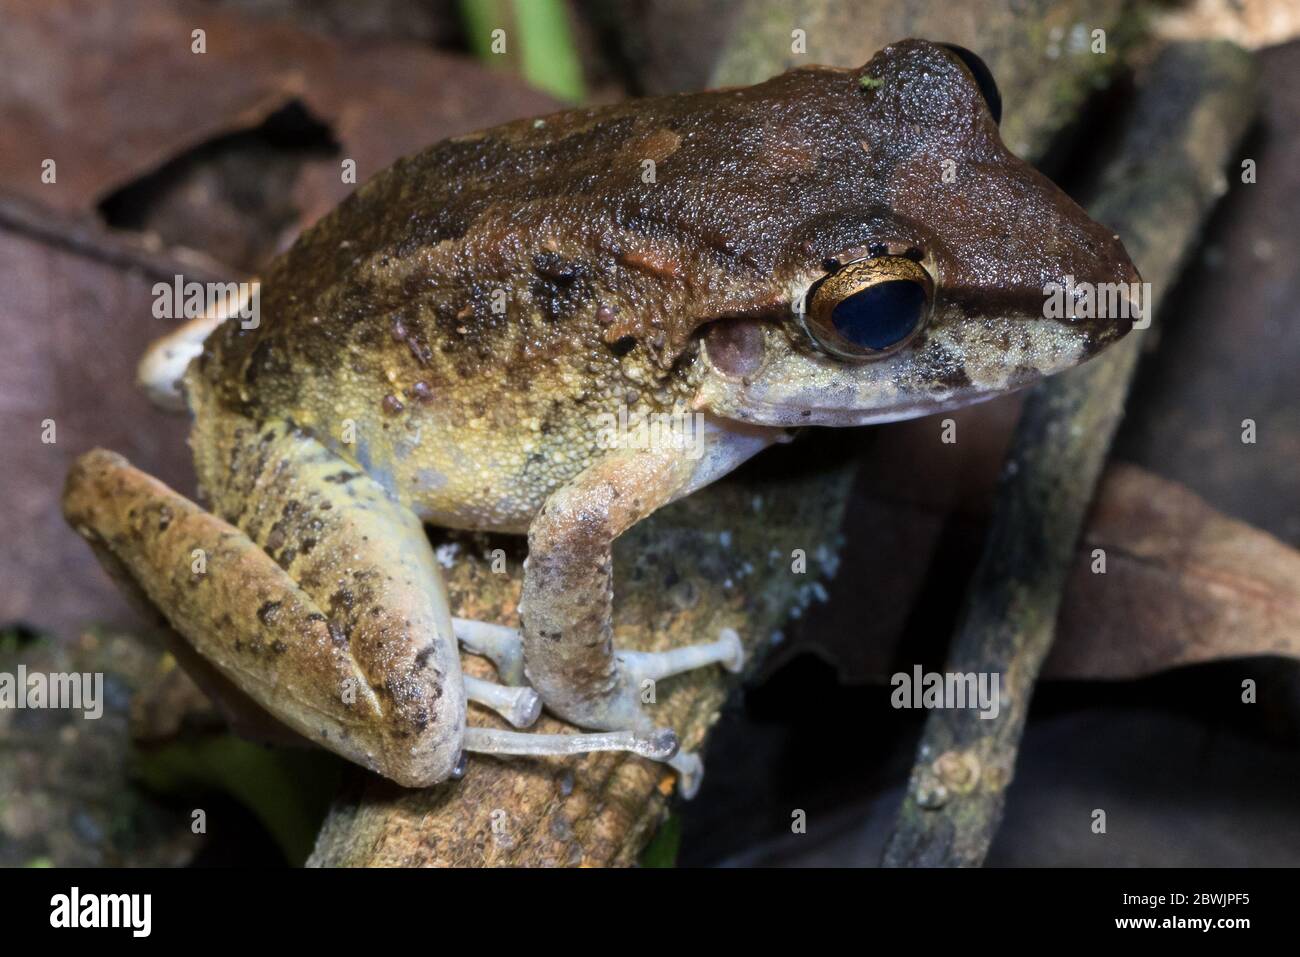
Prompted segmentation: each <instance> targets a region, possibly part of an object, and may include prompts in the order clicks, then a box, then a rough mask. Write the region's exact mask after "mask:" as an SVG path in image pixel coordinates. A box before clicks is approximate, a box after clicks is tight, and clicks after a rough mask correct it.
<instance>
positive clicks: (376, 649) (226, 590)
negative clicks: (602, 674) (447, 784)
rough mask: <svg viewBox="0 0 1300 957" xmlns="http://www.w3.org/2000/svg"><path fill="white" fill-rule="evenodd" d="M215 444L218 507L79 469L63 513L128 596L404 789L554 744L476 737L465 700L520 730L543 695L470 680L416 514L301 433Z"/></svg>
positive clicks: (272, 431)
mask: <svg viewBox="0 0 1300 957" xmlns="http://www.w3.org/2000/svg"><path fill="white" fill-rule="evenodd" d="M223 427H224V426H223ZM220 438H222V439H225V440H228V444H224V445H223V447H227V448H231V449H233V450H234V459H233V460H232V461H231V462H230V463H229V465H228V467H227V468H226V469H224V470H217V471H213V470H212V469H211V468H205V466H211V465H212V464H213V463H212V462H204V461H201V462H200V472H201V474H202V475H203V476H204V477H205V478H206V479H207V482H206V487H207V488H208V491H209V495H210V497H211V499H212V504H213V511H214V512H216V513H217V514H213V512H209V511H206V510H204V509H202V508H200V507H199V506H198V505H196V504H194V503H193V502H191V501H189V500H188V499H186V498H185V497H183V496H181V495H179V494H178V493H176V492H175V491H173V490H172V489H170V488H168V487H167V486H166V485H164V484H163V483H161V482H159V481H157V480H156V479H154V478H152V477H150V476H148V475H146V474H145V473H143V472H141V471H139V470H138V469H135V468H133V467H132V466H131V465H130V464H129V463H128V462H127V461H126V460H125V459H123V458H122V457H121V456H119V455H115V454H113V453H111V452H106V451H103V450H96V451H93V452H90V453H87V454H86V455H84V456H82V457H81V458H80V459H78V461H77V462H76V464H75V465H74V467H73V469H72V471H71V472H70V474H69V477H68V482H67V487H66V489H65V492H64V503H63V504H64V513H65V515H66V516H67V518H68V520H69V522H70V523H71V524H72V525H73V527H74V528H76V529H77V531H78V532H79V533H80V534H81V535H83V537H85V538H86V539H87V540H88V541H89V542H90V543H91V545H92V546H93V547H94V548H95V551H96V553H97V554H98V555H99V557H100V559H101V561H102V562H103V564H104V565H105V567H106V568H107V569H108V570H109V571H110V573H112V574H113V575H114V577H116V578H118V579H119V581H121V582H122V583H123V584H124V586H125V587H126V589H127V591H128V592H129V593H135V594H136V595H137V596H139V597H142V598H143V599H144V600H145V601H147V603H148V604H150V605H152V606H153V607H154V608H156V609H157V610H159V611H160V612H161V613H162V614H163V615H164V617H165V618H166V619H167V621H168V622H169V624H170V625H171V626H172V628H173V629H174V630H175V631H176V632H177V633H178V634H179V635H181V636H182V637H183V638H184V639H185V641H186V642H187V643H188V644H189V645H190V646H191V647H192V648H193V649H194V650H195V651H197V652H198V654H199V655H201V656H202V658H203V659H204V660H205V661H206V662H208V663H209V664H210V665H212V666H213V667H214V668H215V670H216V672H217V673H218V674H219V675H220V676H222V677H224V678H226V679H228V680H229V681H230V682H232V683H233V684H234V685H235V686H236V687H237V688H239V689H240V690H241V691H243V692H244V693H245V694H247V695H248V696H249V697H251V698H252V699H253V701H254V702H256V703H257V704H258V705H259V706H261V707H262V708H264V709H265V710H266V711H268V712H269V713H270V714H271V715H272V716H274V717H275V718H277V719H278V720H279V721H280V722H282V723H283V724H285V725H287V726H288V727H289V728H291V729H292V730H294V731H296V732H298V733H299V734H301V735H303V736H304V737H306V738H308V739H309V740H312V741H315V742H316V743H318V744H321V745H323V746H324V747H327V748H329V749H330V750H332V751H335V752H336V753H338V754H341V755H343V756H344V757H346V758H348V759H349V760H352V761H355V762H356V763H358V764H361V765H363V766H365V767H368V768H371V769H372V770H374V771H377V772H378V773H380V774H383V775H384V776H386V777H388V778H391V779H392V780H394V781H397V782H398V783H400V784H405V785H407V786H413V787H420V786H427V785H430V784H433V783H436V782H438V781H441V780H443V779H444V778H446V777H449V776H452V774H453V772H454V771H455V770H456V769H457V768H459V767H460V765H461V757H462V750H464V749H471V750H489V751H496V752H501V753H539V749H543V748H544V747H545V745H546V741H545V740H544V739H545V738H546V737H549V736H542V738H543V740H540V741H535V742H534V741H519V740H516V739H515V738H531V737H535V736H530V735H520V734H518V733H517V732H505V731H494V732H490V733H487V734H486V735H485V736H484V735H478V734H475V735H471V736H469V738H468V740H467V738H466V728H465V724H466V722H465V712H466V709H465V699H466V697H468V698H470V699H471V700H479V701H482V702H483V703H485V704H487V705H488V706H489V707H493V708H496V709H497V710H499V711H501V712H502V713H503V714H505V715H506V717H507V719H508V720H510V721H512V723H515V724H516V725H526V724H531V723H532V721H533V720H535V719H536V716H537V713H538V711H539V704H538V700H537V696H536V693H535V692H533V691H532V690H531V689H528V688H505V687H502V686H499V685H493V684H491V683H490V682H478V681H469V682H464V681H463V680H462V675H461V671H460V658H459V651H458V649H457V646H456V640H455V637H454V634H453V631H452V628H451V620H450V614H449V612H448V609H447V603H446V593H445V590H444V588H443V584H442V579H441V575H440V573H439V572H438V569H437V563H436V561H435V559H434V557H433V552H432V549H431V548H430V547H429V543H428V539H427V538H426V537H425V534H424V529H423V526H422V525H421V524H420V522H419V520H418V519H417V518H416V517H415V515H414V514H413V513H411V512H410V511H409V510H408V509H406V508H404V507H402V506H401V505H399V504H398V503H396V502H394V501H393V500H392V499H390V498H389V497H388V496H387V494H386V493H385V491H384V490H383V489H382V487H380V486H379V484H378V483H376V482H375V481H374V480H373V479H371V478H370V477H369V476H367V475H365V474H364V473H362V472H361V471H359V470H358V469H356V468H355V467H354V466H351V465H349V464H348V463H347V462H346V461H344V460H343V459H341V458H339V457H338V456H337V455H335V454H334V453H333V452H331V451H330V450H328V449H326V448H325V447H324V446H322V445H321V444H320V443H319V442H317V441H316V440H314V439H312V438H310V437H309V436H306V435H304V434H303V433H301V432H299V431H297V430H295V429H292V428H289V427H286V426H268V427H265V428H263V429H261V430H258V429H254V428H252V427H251V425H240V426H237V427H236V426H230V427H229V432H228V434H226V435H224V436H221V437H220ZM204 447H205V448H209V447H210V446H209V445H207V444H206V443H205V445H204ZM200 458H201V459H202V457H200ZM234 465H238V467H230V466H234ZM512 736H514V737H512ZM584 738H589V741H586V742H584V741H583V740H582V739H584ZM650 738H651V736H650V735H640V736H637V737H636V738H635V739H634V740H627V741H611V740H610V736H608V735H592V736H586V735H576V736H566V740H564V741H563V742H559V743H555V744H554V745H553V746H552V747H551V748H550V750H549V751H543V752H542V753H559V754H567V753H572V752H573V751H575V750H604V749H607V748H609V747H614V746H621V747H623V748H626V749H629V750H641V751H643V750H645V749H646V748H647V747H648V743H647V742H648V741H649V740H650ZM655 741H656V742H659V743H662V742H661V741H660V739H655ZM674 746H675V745H674Z"/></svg>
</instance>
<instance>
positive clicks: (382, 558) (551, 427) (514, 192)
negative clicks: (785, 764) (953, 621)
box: [64, 40, 1137, 791]
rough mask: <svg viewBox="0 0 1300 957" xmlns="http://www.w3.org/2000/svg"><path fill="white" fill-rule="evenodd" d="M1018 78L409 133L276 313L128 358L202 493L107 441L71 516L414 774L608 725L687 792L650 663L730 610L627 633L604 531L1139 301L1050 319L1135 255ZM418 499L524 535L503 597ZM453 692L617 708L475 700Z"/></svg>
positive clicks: (304, 257) (683, 657) (897, 76)
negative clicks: (658, 716)
mask: <svg viewBox="0 0 1300 957" xmlns="http://www.w3.org/2000/svg"><path fill="white" fill-rule="evenodd" d="M997 108H998V103H997V96H996V91H995V90H994V88H993V87H992V85H991V79H990V78H989V77H988V75H987V71H986V70H985V69H984V67H983V64H982V63H981V62H980V61H979V60H978V59H977V58H975V57H974V56H973V55H971V54H969V53H968V52H966V51H963V50H960V49H956V48H950V47H945V46H941V45H937V44H934V43H929V42H925V41H920V40H907V41H904V42H900V43H897V44H894V45H892V46H889V47H886V48H885V49H884V50H882V51H881V52H880V53H878V54H877V55H876V56H875V57H874V58H873V59H872V60H871V61H870V62H869V63H867V65H866V66H864V67H862V68H861V69H856V70H845V69H827V68H809V69H800V70H794V71H792V72H789V73H786V74H785V75H783V76H779V77H776V78H775V79H772V80H769V81H768V82H765V83H761V84H759V85H757V86H753V87H749V88H745V89H728V90H716V91H710V92H703V93H697V94H692V95H684V96H669V97H662V98H658V99H649V100H642V101H634V102H628V103H623V104H620V105H616V106H606V107H598V108H594V109H585V110H573V111H569V112H565V113H559V114H556V115H554V116H549V117H545V118H542V119H536V120H524V121H520V122H515V123H509V124H506V125H504V126H500V127H497V128H494V129H491V130H487V131H485V132H482V133H477V134H473V135H470V136H464V137H460V138H458V139H454V140H450V141H447V142H443V143H440V144H438V145H436V146H433V147H431V148H429V149H428V150H426V151H424V152H422V153H420V154H418V155H415V156H412V157H409V158H407V159H404V160H401V161H400V162H398V163H397V164H396V165H394V166H393V167H391V168H390V169H388V170H386V171H385V172H383V173H380V174H379V175H377V176H375V177H374V178H373V179H372V180H371V181H370V182H368V183H367V184H366V185H365V186H363V187H362V188H360V189H359V190H357V192H356V193H355V194H354V195H353V196H351V197H350V198H349V199H348V200H347V201H346V202H344V203H343V204H342V205H341V206H340V207H339V208H338V209H336V210H335V211H334V212H333V213H331V214H330V215H329V216H327V217H326V218H325V219H324V220H322V221H321V222H320V223H318V224H317V225H315V226H314V227H313V228H311V229H310V230H308V231H307V232H306V233H304V234H303V236H302V237H301V238H300V239H299V240H298V242H297V243H296V244H295V245H294V246H293V248H292V249H290V250H289V251H288V252H287V253H285V254H284V255H283V256H282V257H280V258H279V259H278V260H277V261H276V262H274V263H273V264H272V265H271V266H270V268H269V270H268V271H267V273H266V275H265V277H264V281H263V282H262V285H261V290H260V300H259V308H260V313H259V316H260V321H259V322H258V323H257V324H256V325H255V327H252V328H249V327H248V326H249V325H250V324H249V323H238V322H233V321H227V322H222V321H221V318H222V317H221V316H220V315H216V316H213V317H211V318H210V319H207V320H203V321H200V322H198V323H196V324H193V325H191V326H190V327H188V328H186V329H183V330H181V331H180V332H178V333H175V334H173V335H172V336H171V337H169V338H168V339H167V340H164V341H163V342H162V343H161V344H160V345H159V346H158V347H156V348H155V350H154V352H153V353H152V354H151V355H150V356H149V357H148V358H147V361H146V363H145V364H144V366H143V367H142V368H143V370H144V371H143V375H144V378H145V379H146V380H147V381H146V384H147V385H149V386H150V387H151V388H152V389H153V390H154V391H155V392H161V393H164V394H169V393H170V394H179V395H181V396H183V398H184V400H185V401H186V403H187V404H188V407H189V409H190V410H191V412H192V414H193V417H194V426H193V434H192V438H191V444H192V446H193V449H194V458H195V463H196V466H197V471H198V476H199V481H200V485H201V489H202V492H203V495H204V497H205V500H206V502H207V503H208V508H207V509H204V508H202V507H200V506H199V505H196V504H194V503H193V502H190V501H188V500H187V499H185V498H183V497H181V496H180V495H178V494H177V493H175V492H174V491H172V490H171V489H169V488H167V487H165V486H164V485H162V484H161V483H159V482H158V481H156V480H154V479H152V478H150V477H149V476H147V475H145V474H143V473H141V472H139V471H138V470H136V469H134V468H132V467H131V466H130V465H129V464H128V463H127V462H126V461H125V460H123V459H122V458H121V457H120V456H117V455H114V454H112V453H110V452H106V451H103V450H95V451H92V452H90V453H87V454H86V455H84V456H83V457H82V458H81V459H80V460H79V461H78V462H77V463H76V465H75V467H74V468H73V470H72V473H71V475H70V476H69V479H68V484H67V489H66V492H65V498H64V509H65V513H66V515H67V517H68V520H69V522H71V523H72V525H73V526H74V527H75V528H76V529H77V531H78V532H80V533H81V534H82V535H83V536H84V537H85V538H86V539H87V540H88V541H89V542H90V543H91V544H92V545H93V546H94V548H95V550H96V552H97V553H98V554H99V556H100V558H101V559H102V560H103V562H104V564H105V565H106V566H107V567H108V568H109V569H110V570H111V571H112V572H113V573H114V574H115V575H116V577H118V578H119V580H121V581H122V582H123V583H125V585H126V586H127V587H128V588H129V589H130V590H131V591H133V592H135V593H136V594H137V595H139V596H141V597H143V598H144V599H145V600H146V601H147V602H148V603H149V604H151V605H152V606H154V607H155V608H157V609H158V610H160V611H161V613H162V614H163V616H164V617H165V618H166V620H167V621H168V622H169V623H170V625H171V626H172V628H173V629H174V630H175V631H176V632H178V633H179V634H180V635H181V636H183V637H184V639H185V640H186V641H187V642H188V643H189V645H191V646H192V648H193V649H194V650H195V651H197V652H198V655H199V656H201V659H202V661H201V662H200V661H196V662H195V663H196V665H202V663H203V662H206V663H207V666H208V668H209V670H213V669H215V672H216V673H217V674H218V675H219V676H220V680H222V681H225V682H229V683H232V684H233V685H234V686H236V687H237V688H238V689H240V690H242V692H244V693H246V694H247V695H249V696H251V698H252V699H253V700H254V701H255V702H257V704H259V705H260V706H261V707H262V708H264V709H265V710H266V711H268V712H270V713H271V714H272V715H273V716H275V717H276V718H278V719H279V720H280V721H281V722H283V723H284V724H286V725H288V726H289V727H291V728H292V729H294V730H296V731H297V732H299V733H301V734H302V735H305V736H307V737H308V738H310V739H312V740H313V741H316V742H319V743H320V744H321V745H323V746H324V747H327V748H329V749H331V750H333V751H335V752H337V753H339V754H341V755H343V756H344V757H346V758H349V759H350V760H352V761H355V762H357V763H359V764H362V765H364V766H365V767H368V768H371V769H373V770H375V771H377V772H378V773H380V774H383V775H385V776H387V777H389V778H391V779H393V780H395V781H397V782H400V783H402V784H405V785H409V786H426V785H431V784H433V783H435V782H438V781H441V780H443V779H445V778H447V777H449V776H453V775H455V774H457V773H459V770H460V769H461V768H462V767H463V754H464V752H466V751H477V752H489V753H510V754H516V753H527V754H568V753H575V752H583V751H589V750H600V749H615V748H616V749H626V750H632V751H635V752H636V753H638V754H641V755H643V756H645V757H648V758H652V759H657V760H661V761H667V762H668V763H670V764H671V765H672V766H673V767H675V768H677V769H678V770H679V771H680V772H681V773H682V774H683V775H684V777H685V781H684V782H683V785H684V790H687V791H690V790H693V789H694V788H695V787H696V786H697V784H698V780H699V775H700V773H701V766H700V762H699V759H698V758H697V757H696V756H695V755H692V754H688V753H684V752H682V753H679V752H678V748H677V743H676V738H675V736H674V734H673V733H672V731H671V730H669V729H661V728H656V727H655V725H654V722H653V721H652V720H651V718H650V716H649V715H648V714H647V711H646V709H645V707H643V705H642V696H641V693H642V690H643V688H644V687H645V683H646V682H652V681H655V680H658V679H661V678H664V677H667V676H669V675H672V674H675V673H679V672H681V671H684V670H687V669H690V668H697V667H703V666H708V665H712V664H715V663H717V664H721V665H723V666H724V667H726V668H728V669H730V670H733V671H735V670H738V669H739V668H740V667H741V663H742V660H741V659H742V654H741V647H740V643H739V640H738V638H737V637H736V635H735V634H734V633H725V634H723V635H722V636H721V637H719V638H718V640H716V641H714V642H711V643H707V644H703V645H697V646H693V647H690V648H684V649H679V650H677V651H673V652H668V653H664V654H638V653H632V652H628V651H621V650H619V649H617V648H615V647H614V646H613V643H612V632H611V610H612V602H613V588H612V576H611V547H612V544H613V542H614V539H615V538H617V536H618V535H619V534H620V533H622V532H623V531H625V530H626V529H627V528H628V527H629V526H631V525H632V524H634V523H635V522H637V521H639V520H641V519H643V518H645V517H646V516H647V515H649V514H650V513H651V512H653V511H655V510H656V509H658V508H660V507H661V506H663V505H665V504H667V503H669V502H671V501H673V500H675V499H677V498H680V497H682V496H684V495H688V494H690V493H691V492H692V491H693V490H695V489H698V488H700V487H701V486H703V485H705V484H707V483H709V482H712V481H713V480H714V479H716V478H718V477H719V476H721V475H723V474H725V473H726V472H728V471H730V470H731V469H733V468H735V467H736V466H737V465H739V464H740V463H741V462H743V461H745V460H746V459H748V458H749V457H750V456H752V455H754V454H755V453H756V452H758V451H760V450H761V449H763V448H764V447H766V446H767V445H769V444H771V443H773V442H778V441H782V440H783V439H785V438H786V437H787V436H788V435H789V430H790V429H791V428H793V427H798V426H816V425H835V426H843V425H861V424H867V423H873V422H884V421H890V420H895V419H900V418H907V417H911V416H918V415H926V414H929V413H932V412H937V411H940V410H945V409H952V408H955V407H957V406H961V405H963V404H967V403H970V402H974V401H978V400H981V399H985V398H988V397H990V396H995V395H998V394H1001V393H1004V392H1006V391H1008V390H1011V389H1016V388H1018V387H1020V386H1022V385H1024V384H1026V383H1028V382H1031V381H1034V380H1036V379H1038V378H1039V377H1041V376H1043V375H1047V374H1050V373H1053V372H1056V371H1058V370H1061V369H1066V368H1069V367H1071V366H1074V365H1077V364H1078V363H1080V362H1083V361H1085V360H1086V359H1088V358H1089V357H1091V356H1092V355H1094V354H1096V353H1097V352H1098V350H1100V349H1102V348H1104V347H1105V346H1106V345H1107V344H1109V343H1111V342H1113V341H1115V340H1116V339H1118V338H1119V337H1120V336H1122V335H1123V334H1124V333H1125V332H1126V331H1127V330H1128V328H1129V327H1130V326H1131V322H1130V321H1128V320H1118V319H1099V318H1093V319H1088V320H1069V319H1057V318H1048V317H1047V314H1046V312H1045V309H1044V288H1045V286H1047V285H1048V284H1051V283H1054V282H1055V283H1059V282H1062V281H1064V279H1065V277H1072V279H1073V280H1074V281H1075V282H1090V283H1107V284H1128V283H1132V282H1134V281H1135V280H1136V279H1137V275H1136V273H1135V271H1134V269H1133V266H1132V265H1131V263H1130V262H1129V259H1128V257H1127V255H1126V254H1125V252H1124V250H1123V247H1122V246H1121V244H1120V243H1119V241H1118V239H1117V238H1116V237H1115V236H1113V235H1112V234H1111V233H1110V232H1109V231H1108V230H1106V229H1105V228H1103V227H1102V226H1100V225H1098V224H1097V223H1095V222H1093V221H1092V220H1090V219H1089V218H1088V217H1087V216H1086V215H1085V214H1084V212H1083V211H1082V210H1080V209H1079V208H1078V207H1077V206H1076V205H1075V204H1074V203H1073V202H1071V201H1070V200H1069V199H1068V198H1067V197H1066V196H1065V195H1064V194H1063V193H1062V192H1061V191H1060V190H1059V189H1057V188H1056V187H1055V186H1054V185H1053V184H1052V183H1051V182H1049V181H1048V180H1047V179H1046V178H1044V177H1043V176H1042V175H1040V174H1039V173H1037V172H1036V171H1035V170H1033V169H1032V168H1031V167H1029V166H1028V165H1026V164H1025V163H1023V162H1021V161H1020V160H1018V159H1017V158H1016V157H1014V156H1013V155H1011V153H1010V152H1008V151H1007V149H1006V147H1005V146H1004V145H1003V144H1002V142H1001V140H1000V139H999V137H998V130H997V118H996V116H995V115H994V111H995V110H996V109H997ZM191 355H193V356H194V358H193V361H192V362H191V361H190V357H191ZM182 372H183V376H182ZM178 380H180V384H179V385H177V382H178ZM177 390H179V391H177ZM655 422H661V423H666V427H665V428H662V429H659V430H657V431H656V430H653V429H651V430H647V429H646V428H644V426H645V425H646V424H647V423H651V424H653V423H655ZM425 523H431V524H436V525H442V526H448V527H452V528H461V529H481V530H491V531H501V532H516V533H527V535H528V554H529V557H528V561H527V563H526V566H525V574H524V584H523V594H522V600H521V604H520V616H519V617H520V621H519V628H518V630H515V629H514V628H510V627H506V626H505V625H504V624H501V623H479V622H468V621H460V620H453V619H452V617H451V615H450V613H449V610H448V605H447V599H446V594H445V589H444V586H443V583H442V581H441V578H440V574H439V571H438V566H437V563H436V561H435V558H434V555H433V554H432V552H431V549H430V547H429V544H428V540H427V538H426V535H425V533H424V528H423V525H424V524H425ZM458 643H459V644H461V645H464V646H465V648H466V649H467V650H469V651H471V652H473V653H478V654H483V655H487V656H488V657H490V658H492V659H493V661H494V662H495V663H496V665H497V668H498V671H499V674H500V676H501V679H502V681H503V682H504V684H502V685H498V684H495V683H490V682H483V681H476V680H473V679H469V678H467V677H463V676H462V674H461V667H460V660H459V651H458ZM467 699H468V700H473V701H479V702H482V703H484V704H487V705H488V706H490V707H493V708H496V709H497V710H499V711H500V712H501V713H502V714H504V715H506V716H507V717H508V718H509V719H510V720H511V721H512V722H513V723H514V724H515V725H516V726H519V727H525V726H527V725H529V724H531V723H532V721H533V720H535V719H536V717H537V716H538V712H539V709H540V706H541V705H545V707H546V708H548V709H549V710H550V711H552V712H554V713H555V714H557V715H559V716H561V717H563V718H565V719H568V720H569V721H571V722H572V723H574V724H576V725H579V726H581V727H584V728H589V729H595V730H596V731H597V732H599V733H594V734H573V735H541V734H530V733H527V732H523V731H505V730H501V729H494V728H482V727H473V726H467V724H466V700H467Z"/></svg>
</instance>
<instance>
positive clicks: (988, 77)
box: [940, 43, 1002, 124]
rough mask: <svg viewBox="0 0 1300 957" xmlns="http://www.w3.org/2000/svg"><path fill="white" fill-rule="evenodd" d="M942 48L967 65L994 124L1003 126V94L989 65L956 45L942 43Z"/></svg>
mask: <svg viewBox="0 0 1300 957" xmlns="http://www.w3.org/2000/svg"><path fill="white" fill-rule="evenodd" d="M940 46H942V47H944V49H946V50H948V51H949V52H950V53H952V54H953V55H954V56H956V57H957V59H958V60H961V62H962V63H964V64H965V65H966V69H968V70H970V73H971V76H973V77H974V78H975V85H976V86H978V87H979V88H980V96H982V97H984V103H985V104H986V105H987V106H988V108H989V112H990V113H992V114H993V122H994V123H998V124H1001V122H1002V94H1001V93H999V92H998V84H997V81H996V80H994V79H993V71H992V70H990V69H989V67H988V64H987V63H985V62H984V61H983V60H981V59H980V58H979V57H978V56H976V55H975V54H974V53H971V51H970V50H967V49H966V48H965V47H959V46H957V44H955V43H942V44H940Z"/></svg>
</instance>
